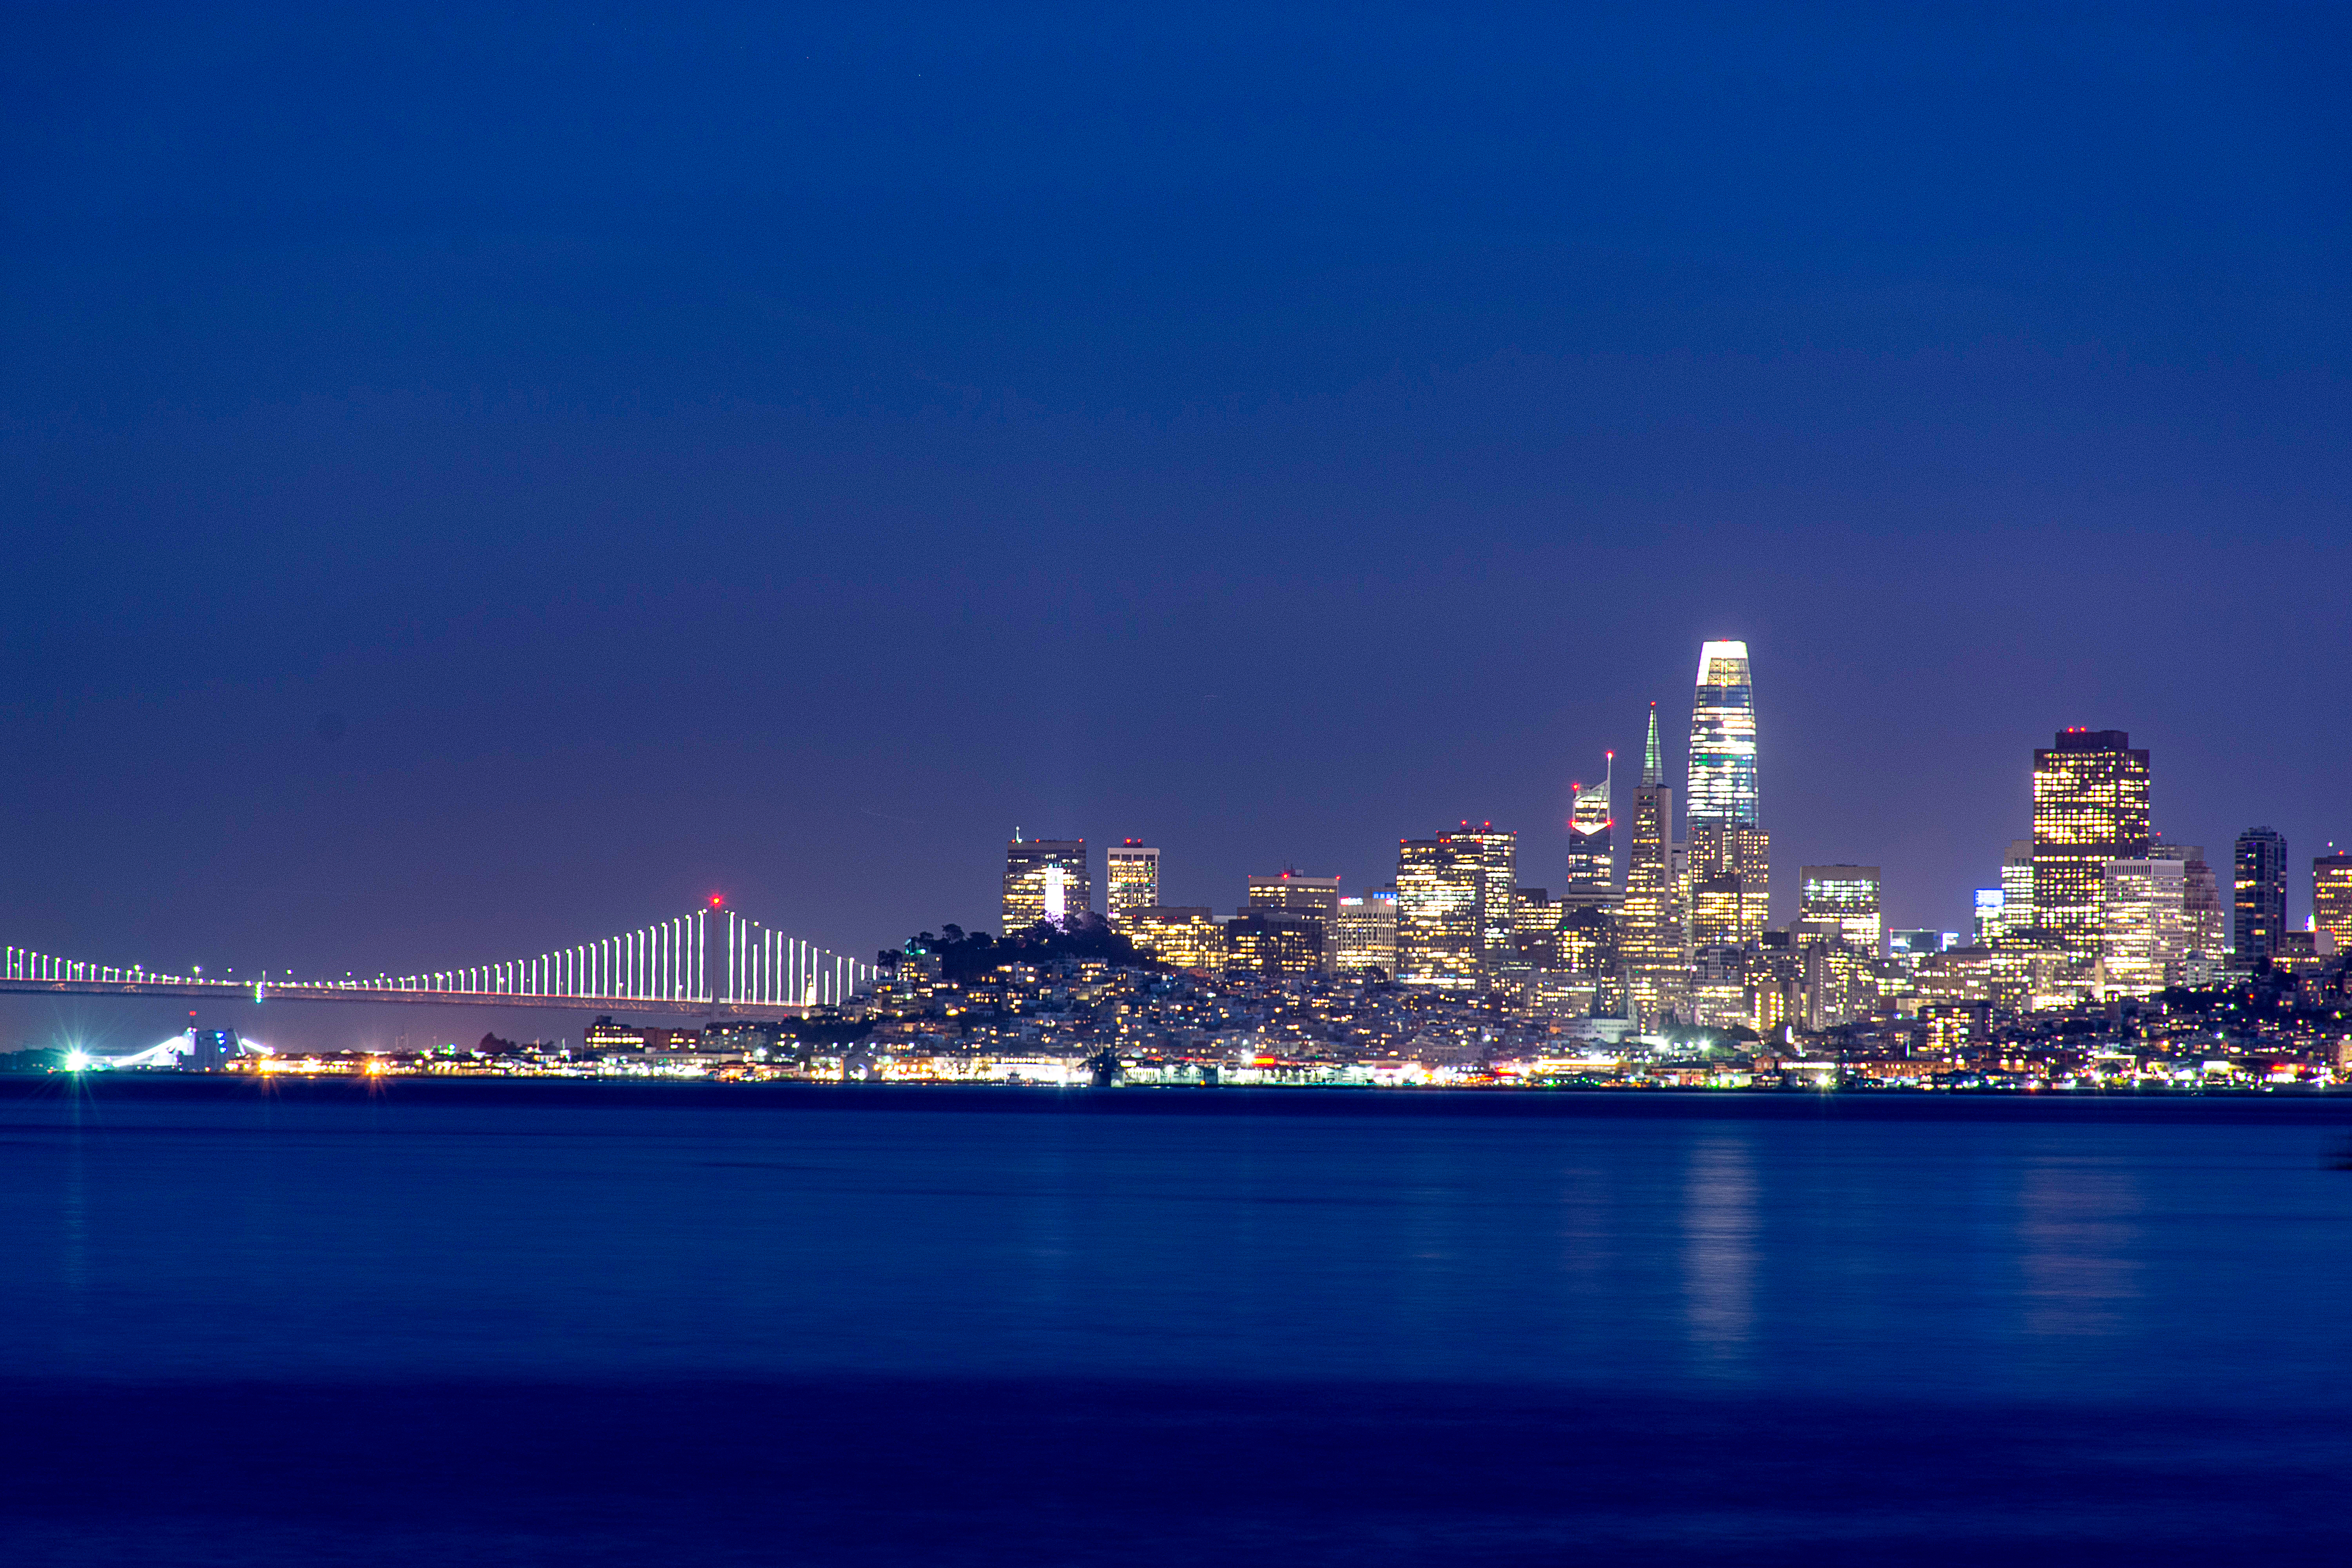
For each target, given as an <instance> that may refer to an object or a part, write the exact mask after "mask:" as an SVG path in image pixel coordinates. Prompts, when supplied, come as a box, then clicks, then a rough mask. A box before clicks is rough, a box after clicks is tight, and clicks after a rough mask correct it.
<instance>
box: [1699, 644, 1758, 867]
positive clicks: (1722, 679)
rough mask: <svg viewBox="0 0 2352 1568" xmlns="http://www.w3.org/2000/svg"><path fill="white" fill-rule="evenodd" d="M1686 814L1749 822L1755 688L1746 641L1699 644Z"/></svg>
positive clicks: (1752, 816) (1752, 815) (1752, 818)
mask: <svg viewBox="0 0 2352 1568" xmlns="http://www.w3.org/2000/svg"><path fill="white" fill-rule="evenodd" d="M1689 787H1690V804H1689V806H1688V810H1689V812H1690V819H1691V821H1693V822H1694V823H1698V822H1738V823H1745V824H1747V825H1748V826H1750V827H1753V826H1756V825H1757V823H1758V821H1759V817H1758V816H1757V806H1756V691H1755V687H1754V685H1753V684H1752V683H1751V682H1750V680H1749V679H1748V645H1747V644H1746V643H1744V642H1710V643H1706V644H1705V645H1703V646H1702V647H1700V648H1699V654H1698V689H1697V693H1696V696H1695V697H1694V699H1693V700H1692V705H1691V734H1690V782H1689Z"/></svg>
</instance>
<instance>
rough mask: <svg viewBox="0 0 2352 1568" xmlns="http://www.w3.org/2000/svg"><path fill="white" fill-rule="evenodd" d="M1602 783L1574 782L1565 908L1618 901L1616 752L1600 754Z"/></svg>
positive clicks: (1562, 902) (1562, 904)
mask: <svg viewBox="0 0 2352 1568" xmlns="http://www.w3.org/2000/svg"><path fill="white" fill-rule="evenodd" d="M1601 756H1602V759H1603V760H1602V763H1601V770H1602V771H1601V782H1600V783H1599V784H1592V785H1590V786H1587V785H1584V784H1571V785H1570V786H1569V787H1570V789H1572V790H1573V791H1575V794H1576V804H1575V805H1573V806H1572V807H1570V811H1569V818H1568V886H1567V888H1566V889H1564V890H1563V891H1562V893H1561V895H1560V898H1559V904H1560V907H1561V908H1563V909H1591V908H1606V907H1608V906H1609V905H1612V904H1613V903H1615V902H1616V900H1617V866H1616V860H1615V848H1614V847H1613V846H1612V843H1611V841H1610V840H1611V837H1612V836H1611V834H1610V829H1611V828H1612V827H1613V826H1616V824H1615V822H1614V821H1613V820H1612V817H1611V816H1610V807H1609V787H1610V784H1612V782H1613V780H1614V778H1615V775H1616V772H1617V753H1616V752H1602V753H1601Z"/></svg>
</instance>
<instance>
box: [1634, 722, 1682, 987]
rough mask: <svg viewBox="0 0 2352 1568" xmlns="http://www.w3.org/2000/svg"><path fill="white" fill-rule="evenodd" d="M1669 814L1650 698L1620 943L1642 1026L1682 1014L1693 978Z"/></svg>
mask: <svg viewBox="0 0 2352 1568" xmlns="http://www.w3.org/2000/svg"><path fill="white" fill-rule="evenodd" d="M1674 820H1675V792H1674V790H1673V788H1672V787H1671V786H1670V785H1668V784H1666V782H1665V765H1664V759H1663V758H1662V757H1661V756H1660V754H1659V749H1658V705H1657V704H1656V703H1654V702H1653V703H1651V704H1650V733H1649V739H1648V741H1647V742H1646V743H1645V744H1644V745H1643V752H1642V783H1641V786H1640V787H1639V788H1637V789H1636V790H1634V792H1633V837H1632V842H1631V843H1630V844H1629V845H1628V846H1627V849H1626V860H1625V903H1624V910H1623V913H1622V917H1621V919H1620V921H1619V925H1618V943H1617V950H1618V959H1619V962H1620V963H1622V964H1623V966H1624V972H1625V984H1624V995H1625V1005H1626V1010H1627V1016H1630V1017H1632V1018H1633V1021H1634V1022H1635V1023H1636V1024H1637V1025H1638V1026H1641V1027H1642V1028H1644V1029H1651V1028H1655V1027H1657V1026H1659V1025H1661V1024H1664V1023H1665V1022H1666V1021H1667V1020H1668V1019H1670V1018H1674V1017H1679V1016H1682V1013H1683V1010H1684V1008H1685V1005H1686V1001H1685V997H1686V992H1687V990H1688V987H1689V981H1690V958H1689V955H1688V953H1687V952H1685V949H1684V946H1683V927H1682V917H1681V913H1680V911H1679V910H1677V909H1676V908H1675V876H1674V847H1673V831H1674Z"/></svg>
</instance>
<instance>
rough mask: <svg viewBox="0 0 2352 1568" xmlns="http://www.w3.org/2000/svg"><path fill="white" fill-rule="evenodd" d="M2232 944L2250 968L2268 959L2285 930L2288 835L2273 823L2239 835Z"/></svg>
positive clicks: (2271, 956) (2275, 950)
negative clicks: (2274, 826)
mask: <svg viewBox="0 0 2352 1568" xmlns="http://www.w3.org/2000/svg"><path fill="white" fill-rule="evenodd" d="M2233 892H2234V895H2235V896H2234V899H2233V902H2232V909H2233V910H2234V914H2235V919H2234V921H2233V922H2232V925H2231V938H2232V942H2231V945H2233V946H2234V947H2235V948H2236V949H2237V950H2238V963H2240V964H2242V965H2243V966H2245V967H2247V968H2252V967H2254V966H2255V965H2257V964H2261V963H2266V962H2268V961H2269V960H2270V959H2271V958H2273V957H2274V956H2275V955H2276V953H2277V950H2278V945H2279V939H2280V938H2281V937H2282V936H2284V935H2285V934H2286V837H2285V836H2284V834H2282V833H2280V832H2279V831H2278V830H2277V829H2276V828H2273V827H2249V828H2248V829H2246V830H2245V831H2244V832H2243V833H2241V834H2239V835H2238V852H2237V877H2236V879H2235V883H2234V887H2233Z"/></svg>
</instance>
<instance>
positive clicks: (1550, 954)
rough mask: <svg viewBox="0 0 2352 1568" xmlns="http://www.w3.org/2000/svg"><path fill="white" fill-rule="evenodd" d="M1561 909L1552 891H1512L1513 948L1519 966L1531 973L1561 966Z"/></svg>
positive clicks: (1521, 889)
mask: <svg viewBox="0 0 2352 1568" xmlns="http://www.w3.org/2000/svg"><path fill="white" fill-rule="evenodd" d="M1559 917H1560V907H1559V905H1558V904H1556V903H1554V902H1552V900H1551V890H1550V889H1548V888H1515V889H1512V890H1511V948H1512V952H1513V955H1514V956H1515V957H1516V958H1517V960H1518V962H1519V963H1520V964H1521V965H1522V966H1524V967H1526V968H1528V969H1530V970H1534V969H1555V968H1558V967H1559Z"/></svg>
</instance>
